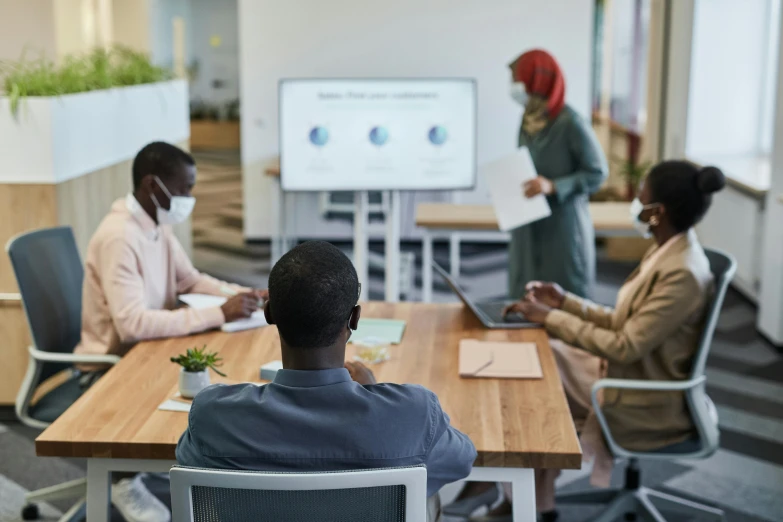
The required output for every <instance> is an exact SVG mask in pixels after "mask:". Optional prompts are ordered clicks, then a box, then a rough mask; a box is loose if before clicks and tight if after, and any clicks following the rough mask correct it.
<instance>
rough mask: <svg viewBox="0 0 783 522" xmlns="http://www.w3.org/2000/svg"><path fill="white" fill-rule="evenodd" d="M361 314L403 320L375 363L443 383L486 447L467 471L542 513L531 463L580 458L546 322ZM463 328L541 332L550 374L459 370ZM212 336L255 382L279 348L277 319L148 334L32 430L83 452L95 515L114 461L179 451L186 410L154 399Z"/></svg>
mask: <svg viewBox="0 0 783 522" xmlns="http://www.w3.org/2000/svg"><path fill="white" fill-rule="evenodd" d="M364 315H365V316H366V317H376V318H394V319H403V320H405V321H407V328H406V332H405V335H404V336H403V341H402V343H401V344H400V345H397V346H393V347H392V349H391V352H392V358H391V359H390V360H389V361H387V362H385V363H382V364H379V365H375V366H374V367H373V371H374V372H375V374H376V376H377V378H378V380H379V381H380V382H396V383H416V384H421V385H424V386H426V387H428V388H430V389H431V390H433V391H434V392H435V393H437V395H438V397H439V398H440V402H441V404H442V405H443V408H444V409H445V411H446V412H447V413H448V414H449V416H450V417H451V422H452V423H453V425H454V426H456V427H457V428H458V429H460V430H462V431H463V432H464V433H466V434H467V435H468V436H469V437H470V438H471V440H473V442H474V444H475V445H476V449H477V450H478V458H477V460H476V463H475V466H476V467H475V468H474V470H473V473H472V474H471V477H470V478H471V479H472V480H488V481H504V482H511V483H512V484H513V492H512V494H513V497H514V498H513V500H514V506H515V509H514V520H515V521H525V522H533V521H535V519H536V515H535V486H534V478H533V468H537V467H538V468H562V469H576V468H579V467H580V466H581V458H582V454H581V448H580V445H579V441H578V439H577V435H576V431H575V429H574V424H573V422H572V420H571V415H570V413H569V409H568V405H567V403H566V399H565V395H564V393H563V388H562V386H561V384H560V377H559V375H558V371H557V367H556V365H555V360H554V357H553V355H552V351H551V349H550V347H549V342H548V339H547V335H546V333H545V332H544V331H543V330H539V329H536V330H487V329H485V328H484V327H483V326H482V325H481V324H480V323H479V322H478V321H477V320H476V319H475V317H474V316H473V315H472V314H470V312H469V311H467V310H466V309H464V308H463V306H462V305H460V304H422V303H415V304H414V303H395V304H391V303H382V302H371V303H367V304H365V305H364ZM463 338H475V339H481V340H493V341H515V342H521V341H529V342H535V343H536V344H537V346H538V354H539V358H540V361H541V367H542V369H543V373H544V378H543V379H536V380H513V379H507V380H503V379H461V378H460V377H459V376H458V371H457V369H458V344H459V341H460V339H463ZM204 344H206V345H207V346H208V348H209V349H210V350H215V351H218V352H220V355H221V356H222V357H223V359H224V366H223V368H222V369H223V370H224V372H225V373H227V375H228V377H229V378H230V379H232V380H234V381H240V382H241V381H254V382H257V381H259V367H260V365H261V364H264V363H267V362H269V361H273V360H279V359H280V343H279V340H278V336H277V330H276V328H275V327H272V326H270V327H265V328H261V329H257V330H249V331H245V332H239V333H233V334H227V333H223V332H208V333H204V334H201V335H196V336H192V337H187V338H176V339H165V340H159V341H151V342H144V343H140V344H139V345H137V346H136V347H135V348H133V349H132V350H131V351H130V352H129V353H128V354H127V355H126V356H125V357H124V358H123V359H122V361H120V362H119V363H118V364H117V365H116V366H114V367H113V368H112V369H111V370H110V371H109V372H108V373H107V374H106V375H105V376H104V377H103V378H102V379H101V380H100V381H98V383H96V384H95V385H94V386H93V387H92V388H91V389H90V390H89V391H88V392H87V393H85V394H84V395H83V396H82V397H81V398H80V399H79V400H78V401H77V402H76V403H75V404H74V405H73V406H72V407H71V408H70V409H68V410H67V411H66V412H65V413H64V414H63V415H62V416H61V417H60V418H58V419H57V420H56V421H55V422H54V423H53V424H52V425H51V426H50V427H49V428H47V429H46V431H44V432H43V433H42V434H41V435H40V436H39V437H38V438H37V439H36V444H35V446H36V452H37V454H38V455H39V456H43V457H49V456H55V457H79V458H86V459H87V481H88V482H87V520H89V521H90V522H104V521H107V520H108V512H109V511H108V506H109V493H110V487H111V480H110V472H111V471H158V472H163V471H168V470H169V469H170V468H171V466H172V465H173V464H174V463H175V462H174V459H175V456H174V451H175V448H176V445H177V441H178V440H179V437H180V435H181V434H182V433H183V432H184V431H185V428H186V427H187V423H188V416H187V414H186V413H184V412H172V411H161V410H159V409H158V406H159V405H160V404H161V403H162V402H164V401H166V400H167V399H170V398H172V396H173V395H174V394H175V392H176V391H177V378H178V373H179V367H178V366H176V365H174V364H173V363H171V362H169V357H172V356H174V355H177V354H179V353H181V352H183V351H184V350H185V349H187V348H191V347H194V346H202V345H204ZM351 349H352V348H351V346H350V345H349V351H350V350H351ZM349 353H350V352H349ZM390 422H391V421H390ZM314 443H315V442H314Z"/></svg>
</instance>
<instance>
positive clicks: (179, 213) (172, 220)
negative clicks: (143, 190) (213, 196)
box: [150, 176, 196, 225]
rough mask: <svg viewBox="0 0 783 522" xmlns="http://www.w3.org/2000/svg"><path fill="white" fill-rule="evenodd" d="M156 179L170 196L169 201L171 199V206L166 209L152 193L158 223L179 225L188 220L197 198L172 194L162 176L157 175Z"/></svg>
mask: <svg viewBox="0 0 783 522" xmlns="http://www.w3.org/2000/svg"><path fill="white" fill-rule="evenodd" d="M155 181H156V182H157V183H158V186H159V187H160V188H161V190H162V191H163V192H164V193H165V194H166V196H167V197H168V198H169V201H171V206H169V209H168V210H166V209H165V208H163V207H162V206H161V205H160V203H158V198H156V197H155V194H150V196H151V197H152V202H153V203H155V207H156V210H157V217H158V224H159V225H178V224H180V223H182V222H184V221H185V220H187V219H188V217H190V213H191V212H193V207H194V206H195V205H196V198H194V197H192V196H172V195H171V192H169V191H168V189H167V188H166V185H164V184H163V182H162V181H161V180H160V178H158V177H157V176H155Z"/></svg>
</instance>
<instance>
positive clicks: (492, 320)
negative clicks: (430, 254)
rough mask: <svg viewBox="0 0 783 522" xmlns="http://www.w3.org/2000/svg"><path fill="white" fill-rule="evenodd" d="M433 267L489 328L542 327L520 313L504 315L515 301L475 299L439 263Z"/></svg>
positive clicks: (433, 264)
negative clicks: (505, 310)
mask: <svg viewBox="0 0 783 522" xmlns="http://www.w3.org/2000/svg"><path fill="white" fill-rule="evenodd" d="M432 267H433V268H434V269H435V270H436V271H437V272H438V273H439V274H440V275H441V277H443V279H445V280H446V283H447V284H448V285H449V287H450V288H451V290H452V291H453V292H454V293H455V294H457V296H458V297H459V298H460V300H461V301H462V302H463V303H465V306H467V307H468V308H470V311H471V312H473V314H474V315H475V316H476V317H477V318H478V320H479V321H481V323H482V324H483V325H484V326H486V327H487V328H491V329H502V330H509V329H512V328H540V327H541V325H539V324H537V323H531V322H529V321H527V320H525V318H524V317H523V316H521V315H519V314H510V315H508V316H505V317H504V316H503V310H504V309H505V308H506V306H508V305H510V304H511V303H513V302H514V301H509V300H506V301H479V302H476V301H473V300H472V299H471V298H470V297H468V295H467V294H466V293H465V291H464V290H463V289H462V288H461V287H460V286H459V284H457V282H456V281H455V280H454V278H453V277H451V275H449V273H448V272H446V271H445V270H444V269H443V268H442V267H441V266H440V265H439V264H438V263H435V262H433V263H432Z"/></svg>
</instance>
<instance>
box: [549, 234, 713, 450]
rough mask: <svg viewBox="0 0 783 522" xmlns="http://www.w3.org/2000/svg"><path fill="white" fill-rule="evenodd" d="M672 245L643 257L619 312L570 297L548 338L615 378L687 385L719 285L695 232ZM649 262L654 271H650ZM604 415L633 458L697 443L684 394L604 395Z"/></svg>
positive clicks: (622, 392) (614, 392) (606, 392)
mask: <svg viewBox="0 0 783 522" xmlns="http://www.w3.org/2000/svg"><path fill="white" fill-rule="evenodd" d="M672 241H674V242H673V243H672V244H670V245H665V251H662V252H660V256H654V255H653V254H654V253H655V251H656V249H657V247H652V248H651V249H650V250H649V251H648V252H647V253H646V254H645V257H644V259H643V260H642V265H640V267H637V269H636V270H635V271H634V273H633V274H631V276H630V277H629V278H628V280H627V281H626V282H625V285H624V286H623V288H622V289H621V292H620V295H621V296H623V299H622V302H618V303H617V307H616V308H615V309H611V308H606V307H603V306H600V305H597V304H595V303H592V302H590V301H587V300H584V299H580V298H578V297H576V296H573V295H569V296H567V298H566V300H565V302H564V304H563V309H562V310H555V311H553V312H552V313H550V314H549V315H548V317H547V320H546V329H547V331H548V332H549V334H550V335H552V336H554V337H557V338H559V339H562V340H563V341H564V342H566V343H568V344H571V345H573V346H576V347H579V348H582V349H584V350H586V351H588V352H590V353H592V354H595V355H597V356H599V357H602V358H604V359H605V360H606V361H607V377H610V378H615V379H641V380H665V381H669V380H682V379H687V378H688V377H689V374H690V369H691V364H692V362H693V358H694V355H695V352H696V348H697V344H698V342H699V337H700V334H701V331H702V327H703V324H704V320H705V313H706V308H707V303H708V302H709V299H710V297H711V296H712V292H713V277H712V273H711V272H710V265H709V261H708V260H707V257H706V256H705V255H704V250H702V248H701V245H700V244H699V241H698V239H697V237H696V234H695V232H694V231H692V230H691V231H689V232H688V233H686V234H683V235H682V236H679V237H677V238H673V239H672ZM651 256H652V258H653V259H650V258H651ZM647 260H650V262H651V263H652V264H648V265H646V266H645V265H644V264H645V261H647ZM642 267H643V269H642ZM603 411H604V413H605V414H606V418H607V421H608V423H609V426H610V428H611V431H612V436H613V437H614V439H615V441H616V442H617V443H618V444H620V445H621V446H623V447H625V448H627V449H630V450H636V451H647V450H653V449H657V448H661V447H664V446H667V445H669V444H675V443H677V442H682V441H684V440H686V439H688V438H690V437H692V436H694V435H695V430H694V426H693V423H692V421H691V418H690V415H689V413H688V408H687V404H686V401H685V397H684V394H683V393H682V392H649V391H636V390H614V389H605V390H604V402H603Z"/></svg>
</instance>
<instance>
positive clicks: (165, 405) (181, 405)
mask: <svg viewBox="0 0 783 522" xmlns="http://www.w3.org/2000/svg"><path fill="white" fill-rule="evenodd" d="M158 409H159V410H163V411H181V412H188V411H190V403H188V402H182V401H175V400H174V399H169V400H167V401H164V402H162V403H161V404H160V406H158Z"/></svg>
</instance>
